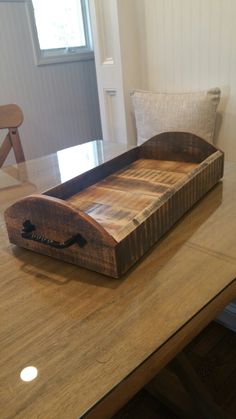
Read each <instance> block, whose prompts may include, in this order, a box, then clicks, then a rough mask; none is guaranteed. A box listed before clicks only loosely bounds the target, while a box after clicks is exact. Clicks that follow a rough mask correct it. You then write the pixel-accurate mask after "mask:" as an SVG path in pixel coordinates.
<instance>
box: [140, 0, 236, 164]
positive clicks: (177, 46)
mask: <svg viewBox="0 0 236 419" xmlns="http://www.w3.org/2000/svg"><path fill="white" fill-rule="evenodd" d="M143 3H144V6H145V7H144V10H143V11H142V13H143V26H142V27H141V28H140V30H141V32H142V35H143V38H144V39H145V45H146V48H145V50H144V51H143V52H142V55H143V59H144V61H145V62H146V66H147V69H146V87H147V88H148V89H153V90H157V91H169V92H177V91H185V90H199V89H200V90H202V89H208V88H211V87H215V86H219V87H220V88H221V90H222V100H221V104H220V108H219V110H220V112H221V114H222V116H223V119H222V123H221V126H220V130H219V132H218V136H217V138H216V144H217V145H218V146H219V147H221V148H222V149H223V150H224V151H225V152H226V158H227V159H229V160H234V161H236V134H235V133H236V24H235V22H236V1H235V0H143ZM217 122H218V125H219V122H220V118H218V121H217Z"/></svg>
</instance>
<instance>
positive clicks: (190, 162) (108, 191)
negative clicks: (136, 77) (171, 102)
mask: <svg viewBox="0 0 236 419" xmlns="http://www.w3.org/2000/svg"><path fill="white" fill-rule="evenodd" d="M168 150H169V154H168ZM143 155H145V156H146V158H143ZM158 156H160V159H159V158H158ZM168 156H170V157H169V159H171V158H173V161H171V160H169V159H168ZM164 157H165V160H162V158H164ZM185 160H186V161H185ZM196 162H197V163H196ZM222 174H223V153H222V152H220V151H218V150H216V148H215V147H213V146H212V145H210V144H208V143H206V141H204V140H202V139H200V138H199V137H196V136H194V135H193V134H186V133H182V134H181V133H168V135H167V134H160V135H158V136H156V137H154V138H152V139H151V140H149V141H147V142H146V143H145V144H143V145H142V146H141V147H137V148H135V149H133V150H130V151H128V152H126V153H125V154H123V155H122V156H120V157H117V158H116V159H113V161H112V162H107V163H105V164H103V165H101V166H100V167H98V168H95V169H93V170H91V171H89V172H87V174H86V175H87V177H86V175H85V174H83V175H81V176H79V177H78V178H75V179H73V180H72V181H71V182H70V183H69V184H68V183H65V184H64V185H62V187H61V189H60V187H57V188H56V190H55V189H52V190H49V191H47V192H46V193H45V194H44V196H43V204H42V205H41V204H40V197H37V198H35V199H36V200H35V203H38V209H37V208H36V205H37V204H32V205H33V208H32V210H31V211H30V212H29V210H28V211H26V207H27V208H30V205H31V203H32V202H33V201H32V199H29V202H27V200H24V201H23V202H19V203H17V204H15V205H14V206H12V207H11V208H9V209H8V210H7V211H6V213H5V219H6V224H7V228H8V233H9V239H10V241H11V243H14V244H17V245H19V246H22V247H26V248H28V249H32V250H34V251H38V252H40V253H43V254H46V255H49V256H55V257H56V258H59V259H62V260H65V261H68V262H72V263H75V264H78V265H81V266H84V267H87V268H89V269H94V270H96V271H97V272H101V273H103V274H105V275H109V276H113V277H116V278H118V277H120V276H121V275H123V274H124V273H125V272H126V271H127V270H128V269H129V268H130V267H131V266H132V265H133V264H134V263H135V262H137V261H138V259H140V257H141V256H143V254H144V253H145V252H146V251H148V250H149V249H150V247H151V246H152V245H153V244H154V243H155V242H156V241H157V240H159V239H160V238H161V237H162V236H163V234H164V233H166V231H168V229H169V228H170V227H171V226H172V225H173V224H174V223H175V222H176V221H177V220H178V219H179V218H180V217H181V216H182V215H183V214H184V213H185V212H186V211H187V210H188V209H189V208H191V206H192V205H193V204H194V203H195V202H196V201H197V200H199V199H200V198H201V197H202V196H203V195H204V194H205V193H206V192H208V190H209V189H211V188H212V187H213V186H214V185H215V183H217V182H218V181H219V180H220V178H221V177H222ZM66 185H67V187H68V189H69V191H71V190H72V189H73V193H72V194H71V195H69V194H68V191H67V192H66V189H65V188H66ZM47 197H48V198H47ZM59 198H60V199H59ZM47 199H48V201H47ZM65 201H66V204H65V205H64V204H63V202H65ZM45 202H47V207H48V211H47V212H43V208H44V204H45ZM141 204H142V205H141ZM50 205H51V206H52V208H51V210H50ZM57 205H59V206H60V208H64V211H63V213H62V212H61V211H57ZM70 208H71V213H73V214H75V213H76V210H77V211H78V218H79V217H80V216H82V214H83V213H84V214H85V217H84V219H86V220H88V225H87V226H84V227H83V228H82V233H83V232H84V233H83V234H85V236H86V230H87V231H88V232H90V224H92V220H94V225H96V226H97V228H98V230H99V231H100V233H101V234H102V236H104V240H101V239H100V238H99V240H97V235H96V234H92V237H91V239H90V240H91V243H90V242H89V244H88V245H86V246H85V248H84V249H80V248H79V246H77V245H76V244H74V245H73V246H72V247H70V248H69V249H66V250H65V249H63V251H61V250H57V251H54V249H52V248H50V247H49V245H50V244H47V242H46V240H47V239H49V240H54V241H55V240H56V241H60V242H61V241H62V242H64V241H65V240H66V238H68V237H72V236H73V235H76V234H78V233H80V224H79V223H75V222H74V219H75V218H74V217H72V216H71V217H70ZM66 209H67V210H68V214H67V215H66ZM64 217H66V218H67V220H70V221H68V222H64V223H63V228H59V225H60V220H61V219H64ZM13 219H14V223H13V221H12V220H13ZM25 220H30V221H31V222H32V223H33V225H35V226H36V229H37V233H36V234H37V235H41V236H43V237H44V242H43V243H42V244H41V243H40V242H39V240H38V241H37V243H35V242H33V240H30V241H29V240H27V238H26V237H23V238H22V237H21V227H22V223H23V222H24V221H25ZM41 220H42V222H41ZM89 220H90V221H89ZM73 223H74V224H73ZM63 235H64V236H63ZM57 236H60V240H59V239H57V238H55V237H57ZM108 236H109V237H110V238H109V240H108V242H109V244H108V242H107V238H108ZM61 237H62V238H61ZM63 237H64V239H63ZM99 237H100V236H99ZM94 246H95V247H94ZM86 250H87V252H86ZM93 254H94V256H93V257H92V255H93Z"/></svg>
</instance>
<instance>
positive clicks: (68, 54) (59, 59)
mask: <svg viewBox="0 0 236 419" xmlns="http://www.w3.org/2000/svg"><path fill="white" fill-rule="evenodd" d="M8 1H9V0H8ZM10 1H16V0H10ZM18 1H19V2H22V0H18ZM80 1H81V8H82V15H83V22H84V32H85V41H86V46H85V47H77V48H75V51H73V49H74V48H71V51H68V50H66V48H55V49H51V50H50V49H48V50H41V49H40V44H39V38H38V31H37V25H36V20H35V16H34V7H33V2H32V0H24V2H25V5H26V11H27V16H28V21H29V26H30V32H31V38H32V43H33V50H34V57H35V63H36V65H37V66H42V65H48V64H59V63H67V62H73V61H82V60H92V59H94V53H93V49H92V34H91V27H90V19H89V6H88V1H87V0H80Z"/></svg>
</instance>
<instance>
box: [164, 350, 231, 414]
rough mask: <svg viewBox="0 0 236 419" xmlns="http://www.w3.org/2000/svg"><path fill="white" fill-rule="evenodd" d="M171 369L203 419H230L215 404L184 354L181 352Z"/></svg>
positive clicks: (172, 363)
mask: <svg viewBox="0 0 236 419" xmlns="http://www.w3.org/2000/svg"><path fill="white" fill-rule="evenodd" d="M170 367H171V369H172V370H173V371H174V372H175V374H176V375H177V376H178V378H179V379H180V381H181V383H182V385H183V386H184V388H185V390H186V391H187V393H188V394H189V395H190V397H191V398H192V400H193V402H194V404H195V406H196V408H197V410H198V411H199V412H200V414H201V418H202V419H226V418H229V415H227V414H226V413H225V412H223V410H222V409H221V408H220V407H219V406H218V405H217V404H216V403H215V402H214V400H213V399H212V398H211V396H210V394H209V393H208V391H207V389H206V388H205V386H204V385H203V383H202V382H201V380H200V379H199V377H198V375H197V373H196V372H195V370H194V369H193V367H192V365H191V363H190V362H189V360H188V358H187V356H186V355H185V354H184V352H180V353H179V354H178V355H177V356H176V357H175V358H174V360H173V361H172V362H171V363H170Z"/></svg>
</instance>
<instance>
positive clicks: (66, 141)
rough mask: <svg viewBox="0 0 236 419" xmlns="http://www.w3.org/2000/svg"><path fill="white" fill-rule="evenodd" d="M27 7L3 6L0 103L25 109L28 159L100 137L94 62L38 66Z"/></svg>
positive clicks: (22, 130)
mask: <svg viewBox="0 0 236 419" xmlns="http://www.w3.org/2000/svg"><path fill="white" fill-rule="evenodd" d="M25 7H26V6H25V4H24V3H14V2H0V104H6V103H17V104H18V105H19V106H21V107H22V110H23V112H24V116H25V121H24V123H23V125H22V126H21V128H20V135H21V139H22V143H23V148H24V151H25V154H26V157H27V158H28V159H29V158H34V157H38V156H41V155H45V154H48V153H51V152H55V151H56V150H59V149H62V148H65V147H68V146H72V145H75V144H78V143H80V142H82V141H84V140H87V139H94V138H101V135H102V134H101V125H100V114H99V105H98V95H97V85H96V73H95V65H94V61H93V60H90V61H80V62H73V63H65V64H55V65H47V66H41V67H37V66H36V65H35V62H34V55H33V47H32V42H31V38H30V31H29V25H28V20H27V14H26V9H25ZM11 161H13V160H11V159H10V160H9V159H8V162H11Z"/></svg>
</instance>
